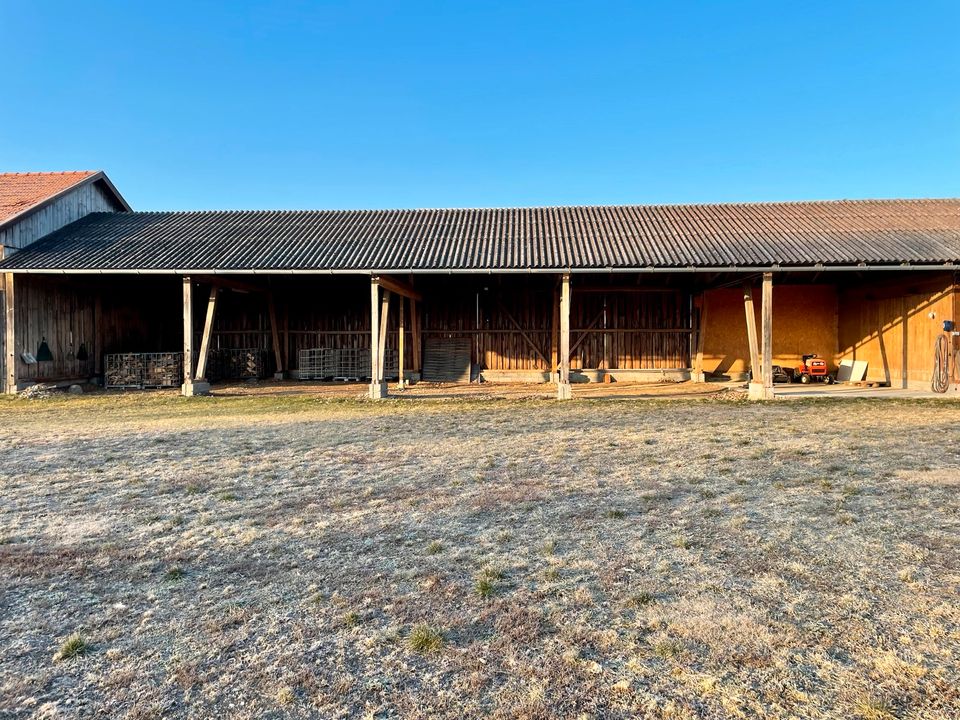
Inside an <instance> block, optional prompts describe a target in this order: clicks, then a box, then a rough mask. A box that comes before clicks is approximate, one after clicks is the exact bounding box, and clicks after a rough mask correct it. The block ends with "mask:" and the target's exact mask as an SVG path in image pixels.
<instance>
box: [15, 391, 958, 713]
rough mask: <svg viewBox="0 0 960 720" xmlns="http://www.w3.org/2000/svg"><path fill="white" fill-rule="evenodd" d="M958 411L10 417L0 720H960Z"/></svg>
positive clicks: (146, 412) (177, 403)
mask: <svg viewBox="0 0 960 720" xmlns="http://www.w3.org/2000/svg"><path fill="white" fill-rule="evenodd" d="M958 446H960V405H958V404H957V403H935V402H929V403H924V402H918V403H907V402H891V401H875V402H870V401H860V402H851V401H847V402H829V401H826V402H790V403H777V404H763V405H747V404H744V403H742V402H736V401H730V400H718V399H710V400H676V401H669V402H635V401H615V400H608V401H602V402H592V401H576V402H573V403H567V404H560V403H556V402H551V401H543V400H530V401H520V400H517V401H497V402H490V401H484V400H455V401H448V402H430V401H416V402H409V401H407V402H404V401H396V400H394V401H386V402H383V403H366V402H356V401H329V400H328V401H320V400H316V399H311V398H309V397H291V398H277V397H269V396H262V397H245V398H220V399H217V398H195V399H192V400H183V399H180V398H177V397H174V396H172V395H164V394H143V395H138V394H132V395H126V396H116V395H114V396H103V395H100V396H95V395H92V396H81V397H62V398H55V399H47V400H31V401H28V400H5V401H0V458H2V464H0V648H2V651H0V717H3V718H6V717H15V718H19V717H57V718H72V717H94V716H96V717H131V718H168V717H172V718H178V717H197V718H199V717H231V718H247V717H250V718H253V717H267V718H270V717H277V718H279V717H287V716H289V717H320V718H388V717H397V718H472V717H481V716H484V717H493V718H580V717H582V718H633V717H649V718H791V717H795V718H864V719H866V720H884V719H887V718H915V719H920V718H956V717H960V690H958V682H960V668H958V663H960V660H958V658H960V458H958V454H957V448H958Z"/></svg>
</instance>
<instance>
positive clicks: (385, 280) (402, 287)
mask: <svg viewBox="0 0 960 720" xmlns="http://www.w3.org/2000/svg"><path fill="white" fill-rule="evenodd" d="M374 280H376V281H377V283H378V284H379V285H380V287H382V288H383V289H384V290H389V291H390V292H392V293H396V294H397V295H400V296H402V297H406V298H410V299H411V300H423V295H421V294H420V293H418V292H417V291H416V290H415V289H414V287H413V285H411V284H410V283H405V282H403V280H397V279H396V278H392V277H388V276H386V275H380V276H378V277H375V278H374Z"/></svg>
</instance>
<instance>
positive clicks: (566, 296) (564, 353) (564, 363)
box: [557, 274, 572, 400]
mask: <svg viewBox="0 0 960 720" xmlns="http://www.w3.org/2000/svg"><path fill="white" fill-rule="evenodd" d="M559 352H560V381H559V382H558V383H557V399H558V400H569V399H570V398H571V397H572V392H571V389H570V275H569V274H567V275H564V276H563V279H562V280H561V282H560V350H559Z"/></svg>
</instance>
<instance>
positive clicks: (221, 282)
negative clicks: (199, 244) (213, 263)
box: [193, 275, 270, 295]
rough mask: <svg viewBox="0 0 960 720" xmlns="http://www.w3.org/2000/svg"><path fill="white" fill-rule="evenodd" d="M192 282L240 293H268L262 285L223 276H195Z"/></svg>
mask: <svg viewBox="0 0 960 720" xmlns="http://www.w3.org/2000/svg"><path fill="white" fill-rule="evenodd" d="M193 280H194V282H200V283H204V284H209V285H216V286H217V287H221V288H226V289H228V290H238V291H240V292H248V293H258V294H261V295H262V294H265V293H269V292H270V289H269V288H266V287H264V286H262V285H256V284H254V283H248V282H244V281H243V280H234V279H233V278H228V277H224V276H223V275H196V276H194V278H193Z"/></svg>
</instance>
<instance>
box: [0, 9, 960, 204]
mask: <svg viewBox="0 0 960 720" xmlns="http://www.w3.org/2000/svg"><path fill="white" fill-rule="evenodd" d="M958 32H960V3H957V2H955V1H954V2H923V3H908V2H897V3H886V2H860V3H846V2H823V3H783V2H770V1H769V0H766V1H764V2H741V3H734V2H731V3H725V2H660V3H641V2H633V3H603V2H598V3H583V2H577V3H569V4H568V3H563V2H547V3H534V2H527V3H523V2H505V3H498V2H480V3H465V2H444V3H435V4H427V3H396V2H394V3H378V2H362V3H360V2H358V3H320V2H287V3H280V2H258V3H247V2H229V3H226V2H225V3H221V4H216V3H210V2H202V1H198V0H195V1H194V2H184V3H181V2H168V1H165V2H156V3H134V2H115V3H110V2H92V3H78V2H73V1H71V2H53V1H50V2H42V1H41V0H37V1H36V2H33V1H31V2H24V1H23V0H0V47H2V48H3V56H4V76H5V80H4V85H5V87H4V92H3V100H2V103H3V106H2V107H0V169H3V170H21V171H22V170H58V169H86V168H102V169H104V170H106V171H107V172H108V174H109V175H110V176H111V178H112V179H113V180H114V182H115V183H116V184H117V186H118V187H119V188H120V190H121V191H122V192H123V193H124V194H125V195H126V197H127V199H128V200H129V201H130V203H131V204H132V205H133V206H134V208H135V209H141V210H149V209H205V208H268V209H272V208H371V207H452V206H470V207H481V206H516V205H557V204H615V203H679V202H715V201H756V200H781V199H818V198H843V197H919V196H960V41H958Z"/></svg>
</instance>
